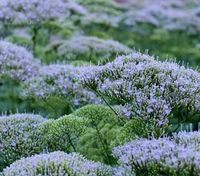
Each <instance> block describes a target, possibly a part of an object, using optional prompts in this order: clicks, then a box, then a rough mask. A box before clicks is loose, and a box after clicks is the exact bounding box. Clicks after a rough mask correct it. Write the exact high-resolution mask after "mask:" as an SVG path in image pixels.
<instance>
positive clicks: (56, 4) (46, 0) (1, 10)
mask: <svg viewBox="0 0 200 176" xmlns="http://www.w3.org/2000/svg"><path fill="white" fill-rule="evenodd" d="M71 11H73V12H78V13H81V14H82V13H85V9H84V8H83V7H82V6H80V5H78V4H77V3H76V2H75V1H73V0H53V1H52V0H42V1H41V0H20V1H12V0H3V1H0V19H1V20H2V21H8V22H12V23H24V22H30V23H38V22H40V21H44V20H48V19H58V18H59V19H60V18H63V17H67V16H69V15H70V12H71Z"/></svg>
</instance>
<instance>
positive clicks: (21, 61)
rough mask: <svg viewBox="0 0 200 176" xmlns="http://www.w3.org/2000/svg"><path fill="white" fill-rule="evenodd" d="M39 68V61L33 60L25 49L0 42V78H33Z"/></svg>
mask: <svg viewBox="0 0 200 176" xmlns="http://www.w3.org/2000/svg"><path fill="white" fill-rule="evenodd" d="M39 67H40V62H39V60H37V59H34V58H33V56H32V54H31V53H29V52H28V51H27V50H26V49H25V48H23V47H21V46H17V45H15V44H12V43H9V42H6V41H0V77H2V76H8V77H10V78H11V79H17V80H25V79H27V78H29V77H32V76H35V75H36V74H37V72H38V70H39Z"/></svg>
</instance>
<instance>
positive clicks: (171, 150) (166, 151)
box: [113, 132, 200, 176]
mask: <svg viewBox="0 0 200 176" xmlns="http://www.w3.org/2000/svg"><path fill="white" fill-rule="evenodd" d="M198 133H199V132H194V133H185V132H180V133H178V134H175V138H172V139H169V138H159V139H138V140H134V141H131V142H128V143H126V144H124V145H122V146H118V147H116V148H114V149H113V154H114V156H116V157H118V158H119V163H120V164H121V165H122V166H123V167H124V168H126V169H127V170H129V171H130V170H131V171H132V172H133V173H135V172H136V173H140V172H141V173H142V172H144V171H146V174H150V175H151V174H152V175H158V174H161V173H162V174H164V175H179V172H181V173H182V174H184V175H190V174H194V175H197V176H198V175H200V174H199V173H200V167H199V166H200V152H199V143H198V142H196V145H195V146H194V145H193V144H194V142H193V141H192V140H193V139H194V138H195V137H194V136H197V135H198V136H199V134H198ZM185 136H186V137H187V139H186V140H185V139H184V137H185ZM186 141H187V142H189V143H186ZM195 141H198V139H196V140H195Z"/></svg>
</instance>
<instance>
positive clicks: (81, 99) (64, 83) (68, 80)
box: [22, 64, 101, 107]
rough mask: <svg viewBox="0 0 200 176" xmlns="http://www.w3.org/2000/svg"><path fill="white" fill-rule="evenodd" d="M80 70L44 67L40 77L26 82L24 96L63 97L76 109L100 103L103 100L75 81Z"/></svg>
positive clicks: (71, 67) (56, 65)
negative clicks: (88, 104)
mask: <svg viewBox="0 0 200 176" xmlns="http://www.w3.org/2000/svg"><path fill="white" fill-rule="evenodd" d="M80 69H81V68H80V67H74V66H72V65H64V64H63V65H62V64H60V65H59V64H52V65H47V66H42V67H41V68H40V71H39V73H38V76H36V77H33V78H31V79H29V80H27V81H26V82H24V85H23V92H22V95H23V96H25V97H29V96H33V97H38V98H45V99H46V98H48V97H49V96H54V95H57V96H62V97H65V98H67V99H68V100H69V101H70V102H71V104H72V105H73V106H75V107H77V106H81V105H85V104H87V103H100V102H101V100H100V99H99V98H97V97H96V95H95V94H94V93H92V92H91V91H88V90H87V89H84V88H82V86H81V85H79V84H78V83H77V82H76V81H75V74H76V72H79V70H80Z"/></svg>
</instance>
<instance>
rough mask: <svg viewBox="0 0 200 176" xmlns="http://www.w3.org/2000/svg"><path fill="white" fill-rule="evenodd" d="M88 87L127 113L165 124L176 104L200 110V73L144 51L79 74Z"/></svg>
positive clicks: (157, 123)
mask: <svg viewBox="0 0 200 176" xmlns="http://www.w3.org/2000/svg"><path fill="white" fill-rule="evenodd" d="M78 77H79V80H80V82H81V83H82V84H83V85H84V86H85V87H87V88H89V89H92V90H95V91H98V92H100V93H101V94H102V95H103V96H105V97H107V98H108V99H111V100H115V102H118V105H121V106H122V107H123V108H122V109H123V111H124V112H125V115H126V116H129V117H130V118H132V117H138V118H141V119H143V120H144V121H145V122H147V123H149V124H153V128H154V127H158V128H160V127H163V126H165V125H166V123H167V122H168V117H169V115H170V114H171V113H173V110H174V108H176V107H180V106H182V107H186V106H188V107H193V109H194V110H197V111H199V110H200V109H199V98H198V97H199V94H200V88H199V85H200V73H199V72H197V71H194V70H192V69H189V68H185V67H184V66H179V65H178V64H176V63H173V62H167V61H164V62H161V61H158V60H156V59H155V58H154V57H151V56H149V55H144V54H140V53H133V54H130V55H127V56H119V57H117V58H116V60H114V61H113V62H111V63H108V64H106V65H105V66H91V67H88V68H87V69H85V70H82V72H81V73H80V75H79V76H78Z"/></svg>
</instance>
